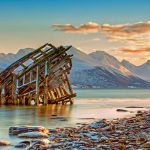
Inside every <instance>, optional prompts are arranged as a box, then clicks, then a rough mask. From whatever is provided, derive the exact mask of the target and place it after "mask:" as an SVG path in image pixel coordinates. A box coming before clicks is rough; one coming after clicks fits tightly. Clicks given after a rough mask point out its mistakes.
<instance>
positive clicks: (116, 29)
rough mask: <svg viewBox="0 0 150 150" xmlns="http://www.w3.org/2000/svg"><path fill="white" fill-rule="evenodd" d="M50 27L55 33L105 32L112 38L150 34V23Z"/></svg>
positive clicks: (57, 25)
mask: <svg viewBox="0 0 150 150" xmlns="http://www.w3.org/2000/svg"><path fill="white" fill-rule="evenodd" d="M52 27H53V28H54V29H55V30H56V31H64V32H71V33H91V32H100V31H102V32H105V33H111V34H112V36H116V37H120V36H126V35H136V34H145V33H150V21H148V22H138V23H134V24H119V25H110V24H103V25H101V24H98V23H95V22H88V23H85V24H81V25H80V26H78V27H75V26H73V25H71V24H65V25H61V24H54V25H52Z"/></svg>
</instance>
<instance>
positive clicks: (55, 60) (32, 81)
mask: <svg viewBox="0 0 150 150" xmlns="http://www.w3.org/2000/svg"><path fill="white" fill-rule="evenodd" d="M70 48H71V46H68V47H63V46H60V47H55V46H54V45H52V44H49V43H47V44H45V45H43V46H41V47H40V48H38V49H36V50H34V51H33V52H31V53H29V54H27V55H25V56H24V57H22V58H21V59H19V60H17V61H16V62H14V63H13V64H11V65H10V66H9V67H7V68H6V69H5V70H4V71H2V72H1V73H0V94H1V95H0V104H13V105H39V104H43V105H47V104H57V103H62V104H66V103H67V102H70V104H73V98H74V97H75V96H76V94H75V93H74V92H73V89H72V85H71V83H70V80H69V79H68V74H69V73H70V70H71V67H72V60H71V58H72V55H68V54H67V51H68V50H69V49H70Z"/></svg>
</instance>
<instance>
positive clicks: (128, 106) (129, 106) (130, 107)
mask: <svg viewBox="0 0 150 150" xmlns="http://www.w3.org/2000/svg"><path fill="white" fill-rule="evenodd" d="M125 108H144V107H140V106H128V107H125Z"/></svg>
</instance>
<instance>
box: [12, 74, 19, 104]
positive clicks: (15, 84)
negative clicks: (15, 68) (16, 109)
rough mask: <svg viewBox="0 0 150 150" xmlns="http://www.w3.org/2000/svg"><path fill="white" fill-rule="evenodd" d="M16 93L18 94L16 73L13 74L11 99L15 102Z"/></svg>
mask: <svg viewBox="0 0 150 150" xmlns="http://www.w3.org/2000/svg"><path fill="white" fill-rule="evenodd" d="M17 95H18V79H17V76H16V74H13V86H12V99H13V101H14V103H15V104H16V101H17Z"/></svg>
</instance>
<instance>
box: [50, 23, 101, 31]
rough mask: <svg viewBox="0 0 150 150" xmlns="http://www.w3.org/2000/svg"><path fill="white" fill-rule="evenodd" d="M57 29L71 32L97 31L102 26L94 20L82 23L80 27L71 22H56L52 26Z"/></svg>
mask: <svg viewBox="0 0 150 150" xmlns="http://www.w3.org/2000/svg"><path fill="white" fill-rule="evenodd" d="M52 27H53V28H54V29H55V31H63V32H70V33H95V32H98V31H99V30H100V26H99V25H98V24H97V23H94V22H88V23H86V24H81V25H80V26H79V27H75V26H73V25H71V24H65V25H60V24H54V25H53V26H52Z"/></svg>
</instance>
